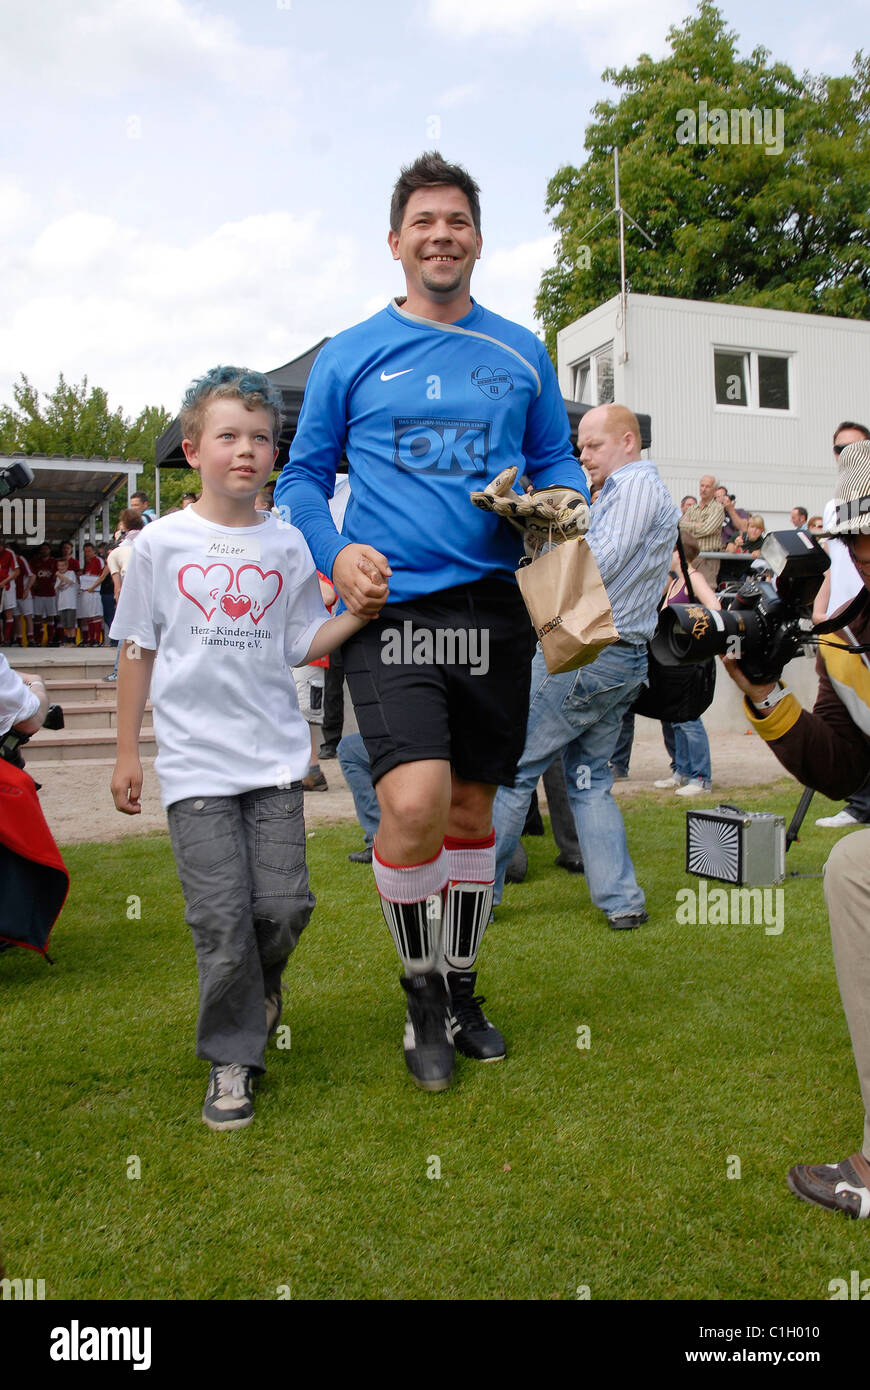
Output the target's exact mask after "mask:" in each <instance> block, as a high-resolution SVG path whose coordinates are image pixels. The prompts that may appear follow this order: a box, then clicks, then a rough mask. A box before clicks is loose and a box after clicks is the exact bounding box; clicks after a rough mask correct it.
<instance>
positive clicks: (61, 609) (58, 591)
mask: <svg viewBox="0 0 870 1390" xmlns="http://www.w3.org/2000/svg"><path fill="white" fill-rule="evenodd" d="M54 593H55V598H56V599H57V626H58V630H59V631H61V632H63V645H64V646H65V647H74V646H75V644H76V600H77V598H78V578H77V576H76V575H75V574H74V573H73V571H72V570H71V569H70V563H69V560H63V559H61V560H58V562H57V571H56V573H55V576H54Z"/></svg>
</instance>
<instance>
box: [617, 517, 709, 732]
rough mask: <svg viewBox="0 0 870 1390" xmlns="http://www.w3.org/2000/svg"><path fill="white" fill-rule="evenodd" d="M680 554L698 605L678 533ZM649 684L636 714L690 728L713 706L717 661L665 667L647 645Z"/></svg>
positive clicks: (636, 704) (634, 709)
mask: <svg viewBox="0 0 870 1390" xmlns="http://www.w3.org/2000/svg"><path fill="white" fill-rule="evenodd" d="M677 550H678V551H679V555H680V565H681V566H682V570H683V578H684V579H685V581H686V592H687V593H688V596H689V602H690V603H694V602H695V591H694V590H693V588H692V581H691V579H690V578H689V566H688V565H687V564H686V557H685V555H684V554H683V542H682V540H681V538H680V533H679V529H678V530H677ZM647 660H648V668H647V678H646V679H647V684H646V685H645V686H644V687H643V689H642V690H641V692H640V694H639V695H638V697H637V699H636V700H635V702H634V704H633V705H632V707H631V713H632V714H642V715H644V716H645V718H647V719H662V720H664V721H665V722H666V723H668V724H688V723H689V722H690V721H691V720H692V719H700V718H701V715H702V714H703V713H704V711H705V710H706V709H709V707H710V705H711V704H712V703H713V695H714V694H715V691H716V660H715V658H714V657H711V658H710V660H709V661H699V662H693V663H692V664H691V665H686V666H664V665H663V664H662V663H661V662H660V661H659V660H658V659H657V658H656V657H655V656H654V655H653V651H652V647H651V645H650V643H649V642H648V643H647Z"/></svg>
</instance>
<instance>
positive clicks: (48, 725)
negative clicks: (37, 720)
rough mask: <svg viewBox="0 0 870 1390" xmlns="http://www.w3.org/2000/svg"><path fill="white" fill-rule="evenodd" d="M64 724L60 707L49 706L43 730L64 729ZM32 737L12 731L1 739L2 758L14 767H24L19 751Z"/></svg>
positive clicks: (0, 753) (0, 755)
mask: <svg viewBox="0 0 870 1390" xmlns="http://www.w3.org/2000/svg"><path fill="white" fill-rule="evenodd" d="M63 724H64V721H63V710H62V709H61V707H60V705H49V707H48V709H47V711H46V715H45V718H44V719H43V721H42V728H43V729H62V728H63ZM31 737H32V735H31V734H22V733H19V731H18V730H17V729H10V730H9V732H8V733H7V734H4V735H3V737H2V738H0V758H3V760H4V761H5V762H7V763H11V764H12V766H13V767H23V766H24V759H23V758H22V756H21V754H20V753H19V751H18V750H19V748H20V747H21V745H22V743H29V741H30V739H31Z"/></svg>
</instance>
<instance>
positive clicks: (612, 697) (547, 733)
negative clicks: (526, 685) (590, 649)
mask: <svg viewBox="0 0 870 1390" xmlns="http://www.w3.org/2000/svg"><path fill="white" fill-rule="evenodd" d="M646 665H647V662H646V646H628V645H627V644H623V643H621V642H618V643H616V645H615V646H612V647H607V648H605V650H604V651H603V652H602V653H601V655H600V656H599V657H597V658H596V660H595V661H593V662H591V663H590V664H589V665H588V666H582V667H581V668H580V670H579V671H567V672H565V673H564V674H563V675H557V676H552V675H550V674H549V672H548V671H547V667H546V663H545V662H544V658H543V655H542V653H541V652H540V650H539V651H538V652H536V654H535V659H534V661H533V663H532V688H531V697H530V704H529V720H528V725H527V727H526V746H525V748H524V750H523V755H522V757H521V759H520V762H519V766H518V768H517V775H516V782H515V785H514V786H513V787H499V789H498V792H497V793H496V798H495V803H494V805H493V811H492V819H493V825H494V827H495V837H496V845H495V848H496V870H495V892H494V901H495V902H497V903H498V902H501V894H502V888H503V885H504V872H505V869H506V868H507V865H508V863H509V862H510V859H511V855H512V854H513V852H514V847H515V846H516V843H517V840H518V839H519V837H520V832H521V831H522V828H523V822H524V820H525V815H526V808H527V807H528V804H529V797H530V796H531V794H532V788H533V787H534V786H535V784H536V782H537V780H538V778H539V777H540V775H541V773H542V772H543V771H544V769H545V768H546V767H547V765H548V763H549V762H550V761H551V760H552V758H553V754H554V753H558V752H559V751H560V750H561V752H562V762H563V765H564V768H565V783H566V787H567V791H568V800H569V802H570V803H571V810H572V812H573V815H574V822H575V825H576V827H577V839H578V840H579V841H580V848H581V850H582V852H583V862H584V864H585V866H586V882H587V884H588V887H589V895H590V897H591V898H592V901H593V902H594V903H595V905H596V907H600V908H601V909H602V911H603V912H605V913H607V915H608V916H609V917H620V916H626V915H628V914H629V913H634V912H642V911H643V908H644V901H645V900H644V896H643V892H642V891H641V889H640V887H639V886H638V882H637V879H636V878H635V874H634V866H633V865H632V862H631V859H630V858H629V854H628V845H627V843H626V838H625V826H624V824H623V821H622V816H621V814H620V810H619V807H618V806H617V804H616V802H615V801H614V799H613V797H612V796H611V794H610V788H611V786H612V785H613V774H612V772H611V771H610V768H609V766H608V764H609V762H610V759H611V758H612V756H613V750H614V748H615V747H616V743H617V740H618V738H619V732H620V729H621V726H622V716H623V715H624V714H625V711H626V710H627V709H628V707H629V705H630V704H631V703H632V701H633V700H634V698H635V696H636V695H637V692H638V690H639V689H640V687H641V685H642V684H643V682H644V678H645V676H646Z"/></svg>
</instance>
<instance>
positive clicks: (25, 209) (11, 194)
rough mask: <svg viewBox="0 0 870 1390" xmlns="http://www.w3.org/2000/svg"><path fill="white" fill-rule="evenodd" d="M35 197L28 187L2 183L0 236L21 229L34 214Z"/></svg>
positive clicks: (0, 191)
mask: <svg viewBox="0 0 870 1390" xmlns="http://www.w3.org/2000/svg"><path fill="white" fill-rule="evenodd" d="M33 211H34V202H33V198H32V197H31V196H30V194H29V193H28V192H27V191H26V189H23V188H18V187H17V186H16V185H15V184H12V183H0V237H2V236H8V235H9V234H10V232H13V231H17V230H19V229H20V227H21V226H22V224H23V223H25V222H28V221H29V220H30V218H31V216H32V215H33Z"/></svg>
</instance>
